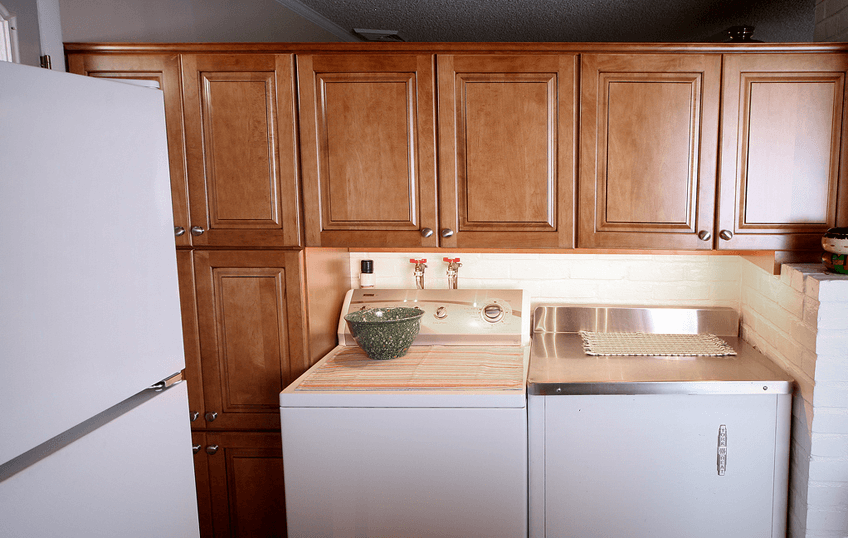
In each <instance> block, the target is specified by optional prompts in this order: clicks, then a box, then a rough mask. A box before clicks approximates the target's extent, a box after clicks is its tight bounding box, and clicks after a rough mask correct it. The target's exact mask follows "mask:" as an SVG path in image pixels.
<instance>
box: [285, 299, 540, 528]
mask: <svg viewBox="0 0 848 538" xmlns="http://www.w3.org/2000/svg"><path fill="white" fill-rule="evenodd" d="M413 305H414V306H417V307H418V308H421V309H423V310H424V312H425V314H424V317H423V318H422V322H421V331H420V333H419V335H418V337H417V338H416V340H415V342H414V343H413V346H412V347H411V348H410V351H409V353H407V355H406V356H404V357H400V358H397V359H392V360H388V361H376V360H371V359H368V358H367V356H366V355H365V354H364V352H362V350H361V349H359V347H358V346H357V345H356V343H355V342H354V340H353V338H352V336H351V334H350V333H349V331H348V329H347V327H346V324H345V322H344V320H343V317H344V315H345V314H347V313H348V312H351V311H354V310H360V309H363V308H374V307H383V306H413ZM529 314H530V312H529V297H528V296H527V295H526V294H525V293H524V292H523V291H522V290H384V289H370V290H367V289H366V290H351V292H349V293H348V295H347V297H346V298H345V302H344V306H343V308H342V319H341V320H340V323H339V345H338V346H337V347H336V348H335V349H333V350H332V351H331V352H330V353H329V354H328V355H327V356H325V357H324V358H323V359H321V360H320V361H319V362H318V363H317V364H315V365H314V366H313V367H312V368H310V369H309V370H308V371H307V372H306V373H305V374H303V375H302V376H301V377H300V378H298V379H297V380H296V381H295V382H294V383H292V384H291V385H290V386H289V387H287V388H286V389H285V390H284V391H283V392H282V393H281V394H280V407H281V420H282V436H283V461H284V467H285V492H286V517H287V521H288V533H289V536H292V537H301V536H309V537H329V536H332V537H378V536H379V537H388V536H391V537H393V538H402V537H415V538H425V537H440V538H445V537H457V538H460V537H461V538H468V537H472V536H485V537H487V538H497V537H504V538H506V537H510V538H513V537H523V536H526V535H527V410H526V401H527V393H526V378H527V368H528V362H529V335H530V327H529V322H530V316H529Z"/></svg>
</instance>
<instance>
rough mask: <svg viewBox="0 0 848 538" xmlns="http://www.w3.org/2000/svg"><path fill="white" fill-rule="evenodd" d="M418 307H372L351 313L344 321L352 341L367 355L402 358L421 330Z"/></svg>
mask: <svg viewBox="0 0 848 538" xmlns="http://www.w3.org/2000/svg"><path fill="white" fill-rule="evenodd" d="M423 315H424V311H423V310H421V309H418V308H406V307H391V308H372V309H370V310H360V311H359V312H351V313H350V314H348V315H346V316H345V318H344V319H345V321H346V322H347V326H348V328H349V329H350V333H351V334H352V335H353V338H354V340H356V343H357V344H359V347H361V348H362V351H364V352H365V354H366V355H368V357H370V358H372V359H376V360H386V359H394V358H397V357H403V356H404V355H406V352H407V351H409V346H411V345H412V341H413V340H415V337H416V336H418V331H419V329H421V316H423Z"/></svg>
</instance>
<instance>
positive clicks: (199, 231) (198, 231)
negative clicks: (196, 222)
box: [191, 226, 206, 235]
mask: <svg viewBox="0 0 848 538" xmlns="http://www.w3.org/2000/svg"><path fill="white" fill-rule="evenodd" d="M205 231H206V230H204V229H203V227H202V226H192V227H191V235H203V232H205Z"/></svg>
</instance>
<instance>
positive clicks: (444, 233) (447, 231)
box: [439, 228, 453, 237]
mask: <svg viewBox="0 0 848 538" xmlns="http://www.w3.org/2000/svg"><path fill="white" fill-rule="evenodd" d="M439 235H441V236H442V237H450V236H452V235H453V230H451V229H450V228H442V231H441V232H439Z"/></svg>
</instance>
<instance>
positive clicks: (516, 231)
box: [438, 55, 576, 247]
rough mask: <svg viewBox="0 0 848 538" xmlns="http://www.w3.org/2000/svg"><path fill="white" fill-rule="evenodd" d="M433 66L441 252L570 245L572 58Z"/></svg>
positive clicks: (479, 59)
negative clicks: (443, 248) (436, 79)
mask: <svg viewBox="0 0 848 538" xmlns="http://www.w3.org/2000/svg"><path fill="white" fill-rule="evenodd" d="M438 65H439V113H440V116H439V145H440V159H441V161H440V178H439V182H440V194H441V202H442V203H441V206H440V226H441V228H442V229H449V230H452V231H453V232H454V234H453V235H452V236H450V237H447V238H443V239H442V240H441V245H442V246H447V247H571V246H573V214H572V211H571V207H572V203H573V190H574V151H573V144H574V140H575V137H574V129H575V125H576V123H575V121H574V112H575V101H574V96H575V91H574V90H575V89H574V84H575V82H574V81H575V71H576V57H575V56H573V55H564V56H541V57H539V56H536V57H534V56H498V57H494V56H454V55H440V56H439V57H438Z"/></svg>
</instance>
